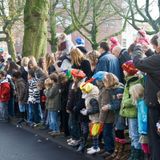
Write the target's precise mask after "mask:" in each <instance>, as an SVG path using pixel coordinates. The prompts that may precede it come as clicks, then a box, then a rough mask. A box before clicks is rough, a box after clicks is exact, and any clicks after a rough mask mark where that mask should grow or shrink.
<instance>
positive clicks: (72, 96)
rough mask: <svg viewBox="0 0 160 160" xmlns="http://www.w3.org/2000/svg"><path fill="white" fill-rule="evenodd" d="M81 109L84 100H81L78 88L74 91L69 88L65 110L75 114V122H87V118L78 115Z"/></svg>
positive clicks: (83, 106) (83, 105)
mask: <svg viewBox="0 0 160 160" xmlns="http://www.w3.org/2000/svg"><path fill="white" fill-rule="evenodd" d="M83 108H85V100H84V99H82V92H81V90H80V88H77V89H76V90H75V89H72V88H71V89H70V91H69V95H68V102H67V106H66V109H67V110H69V111H70V112H71V113H72V114H75V115H76V119H77V120H79V121H81V122H82V121H83V122H88V116H83V115H82V114H80V110H81V109H83Z"/></svg>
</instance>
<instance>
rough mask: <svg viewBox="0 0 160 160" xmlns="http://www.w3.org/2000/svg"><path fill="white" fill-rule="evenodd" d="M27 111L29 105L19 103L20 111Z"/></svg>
mask: <svg viewBox="0 0 160 160" xmlns="http://www.w3.org/2000/svg"><path fill="white" fill-rule="evenodd" d="M26 109H27V104H26V103H19V111H20V112H25V111H26Z"/></svg>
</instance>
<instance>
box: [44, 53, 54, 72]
mask: <svg viewBox="0 0 160 160" xmlns="http://www.w3.org/2000/svg"><path fill="white" fill-rule="evenodd" d="M45 62H46V63H45V65H46V69H48V68H49V67H50V66H51V65H52V64H54V63H55V57H54V55H52V54H51V53H47V54H46V55H45Z"/></svg>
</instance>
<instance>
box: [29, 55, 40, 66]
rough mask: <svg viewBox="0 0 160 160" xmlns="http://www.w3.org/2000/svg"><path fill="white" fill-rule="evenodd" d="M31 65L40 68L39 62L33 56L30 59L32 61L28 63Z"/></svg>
mask: <svg viewBox="0 0 160 160" xmlns="http://www.w3.org/2000/svg"><path fill="white" fill-rule="evenodd" d="M30 64H31V65H33V67H34V68H36V67H38V64H37V61H36V59H35V57H34V56H31V57H30V60H29V62H28V65H30Z"/></svg>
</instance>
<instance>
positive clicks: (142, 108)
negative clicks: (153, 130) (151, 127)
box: [137, 99, 148, 134]
mask: <svg viewBox="0 0 160 160" xmlns="http://www.w3.org/2000/svg"><path fill="white" fill-rule="evenodd" d="M137 107H138V131H139V133H140V134H147V131H148V129H147V128H148V126H147V112H148V107H147V105H146V103H145V101H144V99H139V100H138V101H137Z"/></svg>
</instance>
